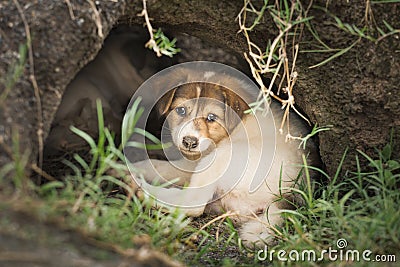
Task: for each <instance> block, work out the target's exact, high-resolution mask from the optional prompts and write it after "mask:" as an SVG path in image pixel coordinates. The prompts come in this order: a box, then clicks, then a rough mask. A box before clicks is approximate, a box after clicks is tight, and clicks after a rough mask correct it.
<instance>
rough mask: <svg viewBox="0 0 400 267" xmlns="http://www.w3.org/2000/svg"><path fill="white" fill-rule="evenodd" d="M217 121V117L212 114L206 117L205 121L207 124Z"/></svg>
mask: <svg viewBox="0 0 400 267" xmlns="http://www.w3.org/2000/svg"><path fill="white" fill-rule="evenodd" d="M217 119H218V116H217V115H215V114H213V113H210V114H208V115H207V121H208V122H213V121H216V120H217Z"/></svg>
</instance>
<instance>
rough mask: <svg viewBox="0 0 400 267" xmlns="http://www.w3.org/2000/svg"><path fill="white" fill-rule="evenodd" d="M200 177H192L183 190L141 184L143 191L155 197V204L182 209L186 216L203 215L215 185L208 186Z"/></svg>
mask: <svg viewBox="0 0 400 267" xmlns="http://www.w3.org/2000/svg"><path fill="white" fill-rule="evenodd" d="M206 180H207V179H204V177H202V175H197V177H196V175H194V176H192V178H191V180H190V183H189V185H188V186H187V187H185V188H183V189H178V188H165V187H157V186H153V185H150V184H144V183H142V186H143V188H144V190H145V191H146V192H147V193H149V194H151V195H152V196H153V197H155V198H156V199H157V200H158V201H157V202H158V203H157V204H159V205H161V206H163V205H166V206H175V207H179V208H182V211H183V212H185V213H186V215H188V216H192V217H196V216H200V215H201V214H203V212H204V209H205V207H206V205H207V203H208V202H209V201H210V200H211V199H212V198H213V195H214V192H215V191H216V184H212V183H211V184H209V183H207V181H206Z"/></svg>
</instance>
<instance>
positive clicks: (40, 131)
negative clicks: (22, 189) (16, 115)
mask: <svg viewBox="0 0 400 267" xmlns="http://www.w3.org/2000/svg"><path fill="white" fill-rule="evenodd" d="M13 2H14V4H15V6H16V7H17V9H18V13H19V15H20V17H21V19H22V22H23V23H24V27H25V34H26V40H27V46H28V58H29V79H30V80H31V83H32V86H33V90H34V94H35V98H36V109H37V120H38V130H37V138H38V149H39V151H38V153H39V168H40V169H41V168H42V165H43V114H42V101H41V98H40V90H39V87H38V84H37V81H36V77H35V66H34V62H33V50H32V39H31V31H30V28H29V25H28V22H27V21H26V18H25V15H24V11H23V10H22V8H21V6H20V4H19V3H18V0H13Z"/></svg>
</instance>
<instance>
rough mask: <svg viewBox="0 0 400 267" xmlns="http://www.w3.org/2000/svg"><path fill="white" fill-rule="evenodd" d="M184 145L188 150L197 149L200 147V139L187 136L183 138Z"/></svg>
mask: <svg viewBox="0 0 400 267" xmlns="http://www.w3.org/2000/svg"><path fill="white" fill-rule="evenodd" d="M182 144H183V145H184V147H186V148H187V149H191V148H196V147H197V146H198V145H199V139H197V137H194V136H185V137H183V140H182Z"/></svg>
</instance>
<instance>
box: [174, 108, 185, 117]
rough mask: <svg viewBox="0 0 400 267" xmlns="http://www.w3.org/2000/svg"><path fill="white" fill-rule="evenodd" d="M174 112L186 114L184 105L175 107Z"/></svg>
mask: <svg viewBox="0 0 400 267" xmlns="http://www.w3.org/2000/svg"><path fill="white" fill-rule="evenodd" d="M175 111H176V113H178V115H179V116H182V117H183V116H185V115H186V108H184V107H177V108H175Z"/></svg>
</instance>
